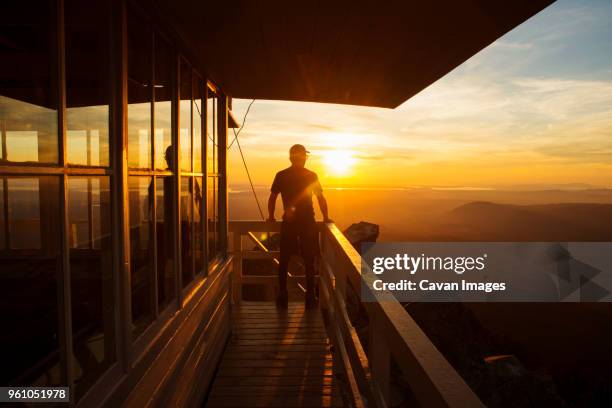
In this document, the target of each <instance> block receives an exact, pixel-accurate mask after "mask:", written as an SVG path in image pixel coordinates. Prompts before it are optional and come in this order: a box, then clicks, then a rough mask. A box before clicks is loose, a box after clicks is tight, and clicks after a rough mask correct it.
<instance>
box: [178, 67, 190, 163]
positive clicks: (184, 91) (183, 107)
mask: <svg viewBox="0 0 612 408" xmlns="http://www.w3.org/2000/svg"><path fill="white" fill-rule="evenodd" d="M180 97H181V102H180V112H179V115H180V119H179V124H180V134H179V136H180V144H181V170H184V171H191V123H192V119H191V66H190V65H189V64H187V63H186V62H184V61H183V60H181V93H180Z"/></svg>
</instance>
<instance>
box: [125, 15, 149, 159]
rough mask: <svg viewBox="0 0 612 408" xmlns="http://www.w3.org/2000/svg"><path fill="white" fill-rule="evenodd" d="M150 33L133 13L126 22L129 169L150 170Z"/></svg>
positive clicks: (145, 25)
mask: <svg viewBox="0 0 612 408" xmlns="http://www.w3.org/2000/svg"><path fill="white" fill-rule="evenodd" d="M152 47H153V32H152V31H151V29H150V28H149V27H148V25H147V24H145V23H144V22H143V21H141V20H140V19H139V18H138V17H137V16H136V15H135V14H134V13H132V14H131V15H130V18H129V20H128V114H127V116H128V166H129V167H131V168H139V169H150V168H151V106H152V105H151V101H152V100H153V89H154V88H153V87H152V86H151V84H152V83H153V78H152V71H151V66H152V62H153V49H152Z"/></svg>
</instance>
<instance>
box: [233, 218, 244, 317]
mask: <svg viewBox="0 0 612 408" xmlns="http://www.w3.org/2000/svg"><path fill="white" fill-rule="evenodd" d="M233 234H234V243H233V252H234V260H233V272H232V300H233V303H234V304H235V305H237V304H239V303H240V302H241V301H242V231H241V230H238V229H236V230H234V233H233Z"/></svg>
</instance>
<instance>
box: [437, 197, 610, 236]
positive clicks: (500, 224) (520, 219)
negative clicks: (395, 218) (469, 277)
mask: <svg viewBox="0 0 612 408" xmlns="http://www.w3.org/2000/svg"><path fill="white" fill-rule="evenodd" d="M434 231H436V232H438V233H442V234H443V235H446V236H452V237H454V238H456V239H458V240H468V241H476V240H479V241H609V240H611V239H612V204H592V203H563V204H543V205H510V204H496V203H492V202H482V201H478V202H471V203H468V204H464V205H461V206H459V207H457V208H455V209H453V210H452V211H450V212H449V213H448V214H447V215H446V216H443V217H441V219H440V220H439V222H438V223H437V225H436V226H435V227H434ZM435 235H438V234H435Z"/></svg>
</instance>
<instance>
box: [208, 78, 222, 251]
mask: <svg viewBox="0 0 612 408" xmlns="http://www.w3.org/2000/svg"><path fill="white" fill-rule="evenodd" d="M217 103H218V98H217V94H216V93H215V92H214V91H213V90H212V89H210V88H209V89H208V95H207V99H206V169H207V173H208V177H207V178H208V182H207V190H206V202H207V210H206V218H207V219H206V223H207V236H208V261H209V263H210V261H212V260H213V259H214V258H215V257H216V255H217V254H218V253H219V249H220V245H219V233H220V231H219V174H218V164H217V161H218V153H219V152H218V149H219V147H218V140H219V133H218V125H217V121H218V116H217V115H218V112H217Z"/></svg>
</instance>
